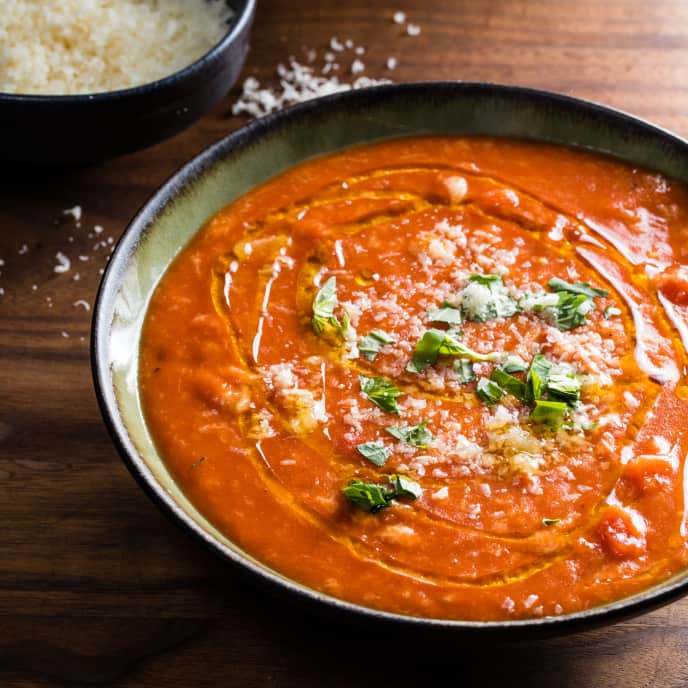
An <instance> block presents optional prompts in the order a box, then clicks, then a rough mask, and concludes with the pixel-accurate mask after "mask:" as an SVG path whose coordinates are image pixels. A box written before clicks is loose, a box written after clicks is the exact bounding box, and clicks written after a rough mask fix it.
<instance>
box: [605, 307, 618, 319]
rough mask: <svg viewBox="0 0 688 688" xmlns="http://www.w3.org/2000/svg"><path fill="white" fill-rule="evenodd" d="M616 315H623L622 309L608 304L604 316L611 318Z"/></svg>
mask: <svg viewBox="0 0 688 688" xmlns="http://www.w3.org/2000/svg"><path fill="white" fill-rule="evenodd" d="M615 315H621V309H620V308H617V307H616V306H607V307H606V308H605V309H604V317H605V318H607V319H609V318H612V317H614V316H615Z"/></svg>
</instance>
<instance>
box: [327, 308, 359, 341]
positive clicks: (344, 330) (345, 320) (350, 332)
mask: <svg viewBox="0 0 688 688" xmlns="http://www.w3.org/2000/svg"><path fill="white" fill-rule="evenodd" d="M330 322H331V323H332V324H333V325H334V326H335V327H336V328H337V329H338V330H339V334H341V335H342V337H343V338H344V339H345V340H346V341H348V342H350V341H353V340H354V339H355V338H356V330H354V329H353V328H352V327H351V320H350V318H349V314H348V313H347V312H346V311H344V314H343V315H342V321H341V322H339V320H338V319H337V316H335V315H333V316H332V317H331V318H330Z"/></svg>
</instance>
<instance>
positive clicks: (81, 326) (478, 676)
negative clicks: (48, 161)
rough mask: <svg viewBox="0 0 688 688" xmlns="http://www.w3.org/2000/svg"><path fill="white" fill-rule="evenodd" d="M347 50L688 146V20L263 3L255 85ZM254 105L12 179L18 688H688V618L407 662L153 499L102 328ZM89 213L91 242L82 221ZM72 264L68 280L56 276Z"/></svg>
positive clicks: (1, 598) (522, 3) (457, 650)
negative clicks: (623, 121)
mask: <svg viewBox="0 0 688 688" xmlns="http://www.w3.org/2000/svg"><path fill="white" fill-rule="evenodd" d="M0 5H2V2H1V1H0ZM395 10H405V11H406V13H407V15H408V18H409V20H410V21H412V22H414V23H417V24H418V25H419V26H420V27H421V34H420V35H419V36H416V37H409V36H406V35H404V31H405V26H400V25H397V24H395V23H394V22H392V13H393V12H394V11H395ZM331 36H338V37H340V38H342V39H344V38H351V39H352V40H353V41H354V42H355V43H356V44H357V45H363V46H365V47H366V52H365V54H364V55H363V56H361V57H360V59H361V60H363V61H364V62H365V65H366V71H365V73H366V74H367V75H368V76H371V77H387V78H392V79H393V80H395V81H404V80H416V79H427V78H432V79H464V80H486V81H495V82H503V83H511V84H521V85H527V86H535V87H541V88H546V89H551V90H555V91H560V92H564V93H569V94H574V95H577V96H582V97H586V98H591V99H594V100H597V101H601V102H604V103H607V104H610V105H613V106H616V107H619V108H622V109H625V110H628V111H631V112H633V113H634V114H637V115H640V116H642V117H646V118H649V119H651V120H653V121H654V122H656V123H658V124H660V125H663V126H666V127H668V128H670V129H673V130H674V131H676V132H677V133H678V134H682V135H683V136H688V86H687V84H688V80H687V79H686V76H687V75H688V2H685V0H655V1H654V2H652V3H647V2H644V1H643V2H641V1H640V0H605V1H604V2H599V0H426V1H425V2H422V3H421V2H418V3H417V4H414V3H412V2H410V0H404V1H403V2H402V0H400V2H398V3H393V4H391V3H388V2H382V1H380V2H376V1H375V0H368V1H364V0H350V1H349V2H347V3H343V2H334V1H333V0H328V1H326V2H325V1H323V2H318V1H317V0H302V2H298V3H296V2H293V1H292V2H288V1H287V0H259V8H258V14H257V17H256V23H255V27H254V32H253V40H252V51H251V54H250V56H249V59H248V63H247V65H246V68H245V70H244V73H243V75H242V79H243V78H245V77H247V76H249V75H254V76H256V77H257V78H258V79H260V80H261V81H262V82H266V83H271V84H274V83H275V67H276V65H277V63H279V62H281V61H285V60H287V59H288V57H289V55H294V56H296V57H297V58H299V59H303V56H304V55H305V53H306V51H307V50H308V49H314V50H316V51H317V52H318V55H319V57H318V60H319V63H318V64H322V56H323V54H324V53H325V51H326V50H327V44H328V42H329V39H330V37H331ZM391 56H394V57H396V58H397V59H398V61H399V64H398V67H397V69H396V70H394V71H389V70H387V69H386V68H385V63H386V60H387V58H388V57H391ZM350 59H351V56H349V60H350ZM346 67H347V64H343V66H342V70H343V71H345V70H346ZM349 78H350V76H349ZM238 93H239V87H237V88H235V90H234V91H233V92H232V93H231V94H230V95H229V96H228V97H227V98H226V99H225V101H224V102H223V103H222V104H221V105H220V106H218V107H217V108H216V109H215V110H214V112H212V113H211V114H209V115H208V116H207V117H205V118H204V119H203V120H202V121H200V122H199V123H197V124H196V125H195V126H194V127H192V128H191V129H190V130H189V131H187V132H185V133H183V134H181V135H179V136H177V137H176V138H174V139H173V140H171V141H168V142H165V143H162V144H160V145H158V146H156V147H154V148H151V149H149V150H146V151H143V152H140V153H137V154H134V155H129V156H126V157H122V158H119V159H117V160H113V161H109V162H106V163H103V164H99V165H96V166H91V167H87V168H82V169H50V170H45V169H35V168H34V169H7V167H5V168H4V169H2V171H0V258H1V259H2V260H3V261H4V265H0V288H1V289H3V290H4V294H2V296H0V522H1V523H2V540H1V544H0V686H3V687H4V686H10V687H16V688H20V687H21V688H29V687H31V688H33V687H43V686H80V685H88V686H146V687H148V686H166V687H177V686H194V687H199V686H216V685H217V686H224V687H226V688H231V687H234V686H285V687H286V686H318V685H323V684H325V685H328V686H331V687H332V688H336V687H339V686H356V687H361V688H362V687H365V686H395V685H407V684H409V685H410V684H414V685H429V684H435V683H439V682H442V683H444V684H446V685H462V686H467V685H480V686H490V685H505V684H507V683H508V684H509V685H510V686H553V685H556V686H558V687H559V688H573V687H580V686H595V687H596V688H611V687H616V686H622V687H628V688H640V687H641V686H658V687H674V686H676V687H678V686H685V685H688V599H687V600H684V601H681V602H677V603H675V604H672V605H670V606H668V607H665V608H663V609H661V610H659V611H656V612H654V613H651V614H647V615H645V616H642V617H639V618H636V619H635V620H632V621H628V622H625V623H622V624H617V625H616V626H613V627H610V628H607V629H603V630H599V631H594V632H589V633H585V634H580V635H575V636H569V637H566V638H562V639H555V640H549V641H538V642H533V641H523V642H519V643H518V644H511V645H504V644H497V643H495V642H493V641H490V642H484V643H482V644H480V643H478V644H475V643H472V642H470V639H467V638H455V639H453V640H452V641H451V642H449V643H443V644H441V645H439V646H437V647H435V648H434V649H433V648H432V646H431V645H428V644H427V643H426V644H425V646H419V645H417V644H416V643H415V641H414V639H410V638H407V639H396V640H395V641H394V643H389V642H385V636H386V634H385V633H384V632H380V631H379V630H378V629H374V630H372V631H367V630H366V629H364V628H360V627H355V626H345V625H342V624H340V623H336V622H334V621H332V620H319V619H316V618H315V617H312V616H311V615H310V614H309V612H308V611H307V610H304V609H300V608H298V607H294V606H293V605H291V604H289V603H285V602H283V601H281V600H278V599H273V598H271V597H269V596H267V595H266V594H265V593H264V592H263V591H261V590H257V589H255V588H254V587H252V586H251V585H249V584H247V582H246V581H244V580H243V578H241V577H240V576H239V575H238V574H237V573H236V572H234V571H233V570H230V569H228V568H227V567H226V566H225V565H223V564H222V562H220V561H217V560H216V559H214V558H213V557H212V556H211V555H209V554H208V553H207V552H206V551H204V550H202V549H201V548H200V547H199V546H198V545H197V544H195V543H194V542H192V541H191V540H190V539H189V538H188V537H187V536H185V535H184V534H183V533H181V532H180V531H178V530H177V529H176V528H175V527H174V526H173V525H172V524H171V523H170V522H168V521H167V520H166V519H165V518H163V516H161V515H160V513H159V512H158V511H157V510H156V508H155V507H154V506H153V504H152V503H151V502H150V501H149V500H148V499H147V497H146V496H145V495H144V494H143V493H142V491H141V490H140V489H139V487H138V486H137V485H136V484H135V483H134V481H133V480H132V478H131V477H130V476H129V474H128V473H127V471H126V469H125V468H124V466H123V464H122V463H121V461H120V459H119V457H118V455H117V453H116V452H115V450H114V448H113V446H112V444H111V442H110V439H109V437H108V435H107V432H106V430H105V427H104V425H103V423H102V420H101V417H100V414H99V412H98V409H97V406H96V402H95V398H94V393H93V389H92V385H91V376H90V368H89V357H88V340H89V325H90V313H89V312H88V311H87V310H86V308H87V305H92V303H93V300H94V297H95V292H96V289H97V286H98V282H99V278H100V274H99V271H100V269H101V268H102V267H103V265H104V264H105V261H106V259H107V255H108V253H109V250H110V247H111V244H110V243H108V242H110V241H115V240H116V239H117V238H118V237H119V236H120V234H121V233H122V231H123V230H124V228H125V226H126V224H127V222H128V220H129V219H130V218H131V217H132V215H133V214H134V213H135V211H136V210H137V208H138V207H139V206H140V205H141V204H142V203H143V202H144V201H145V200H146V198H147V197H148V196H149V195H150V194H151V193H152V192H153V191H154V190H155V189H156V188H157V187H158V186H159V185H160V184H161V183H162V182H163V181H164V180H165V179H166V178H167V177H168V176H169V175H170V174H172V173H173V172H174V170H175V169H176V168H177V167H179V166H180V165H181V164H182V163H184V162H185V161H186V160H188V159H189V158H190V157H192V156H193V155H194V154H196V153H197V152H199V151H200V150H201V149H203V148H204V147H205V146H207V145H208V144H210V143H212V142H213V141H215V140H217V139H218V138H220V137H221V136H223V135H225V134H227V133H228V132H230V131H232V130H233V129H235V128H236V127H238V126H240V125H241V124H243V123H244V122H246V121H247V120H246V119H244V118H241V117H233V116H232V114H231V106H232V103H233V102H234V101H235V99H236V97H237V96H238ZM77 204H78V205H80V206H81V207H82V209H83V216H82V218H81V222H80V227H77V226H76V224H75V222H74V219H73V218H72V217H70V216H67V215H64V214H63V212H62V211H63V210H64V209H65V208H69V207H71V206H74V205H77ZM96 225H97V226H99V227H102V228H103V229H102V232H100V233H97V231H96V230H95V229H94V227H95V226H96ZM70 237H71V239H70ZM58 252H62V253H64V254H65V255H67V256H68V257H69V258H70V260H71V264H72V265H71V270H70V271H69V272H66V273H58V272H55V271H54V267H55V265H56V264H57V263H58V260H57V259H56V254H57V253H58ZM79 256H82V258H83V259H80V258H79ZM77 275H78V278H77Z"/></svg>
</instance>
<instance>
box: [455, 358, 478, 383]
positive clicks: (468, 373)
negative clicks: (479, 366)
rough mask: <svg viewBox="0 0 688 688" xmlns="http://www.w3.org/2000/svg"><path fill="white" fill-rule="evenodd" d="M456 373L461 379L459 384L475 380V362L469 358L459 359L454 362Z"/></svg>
mask: <svg viewBox="0 0 688 688" xmlns="http://www.w3.org/2000/svg"><path fill="white" fill-rule="evenodd" d="M454 371H455V372H456V374H457V375H458V377H459V382H462V383H463V384H466V383H467V382H473V380H475V370H474V369H473V361H471V360H470V359H468V358H459V359H458V360H456V361H454Z"/></svg>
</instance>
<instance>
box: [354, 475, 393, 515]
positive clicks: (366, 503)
mask: <svg viewBox="0 0 688 688" xmlns="http://www.w3.org/2000/svg"><path fill="white" fill-rule="evenodd" d="M342 492H343V493H344V496H345V497H346V498H347V499H348V500H349V501H350V502H351V503H352V504H353V505H354V506H357V507H358V508H359V509H363V510H364V511H370V512H371V513H373V514H374V513H376V512H378V511H380V509H385V508H386V507H388V506H389V502H390V500H391V498H392V496H393V495H392V494H391V493H390V490H389V488H388V487H387V486H386V485H376V484H375V483H364V482H361V481H360V480H352V481H351V482H350V483H349V484H348V485H347V486H346V487H345V488H343V489H342Z"/></svg>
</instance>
